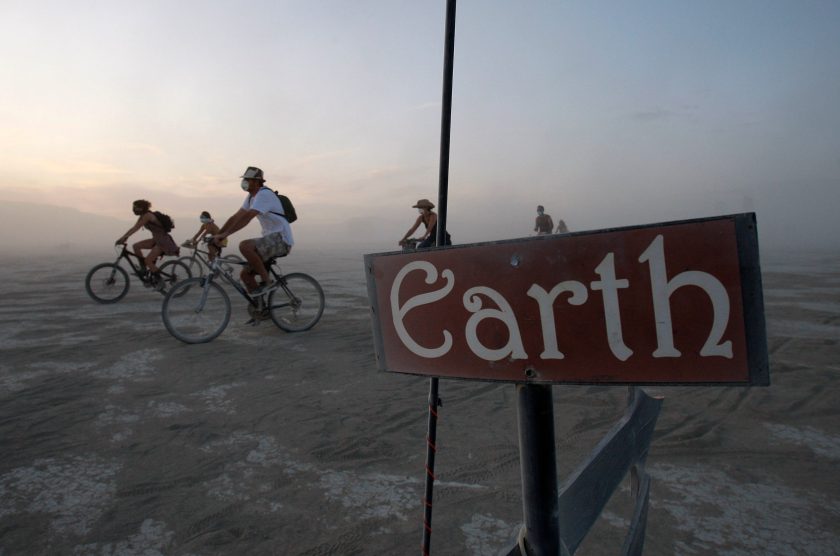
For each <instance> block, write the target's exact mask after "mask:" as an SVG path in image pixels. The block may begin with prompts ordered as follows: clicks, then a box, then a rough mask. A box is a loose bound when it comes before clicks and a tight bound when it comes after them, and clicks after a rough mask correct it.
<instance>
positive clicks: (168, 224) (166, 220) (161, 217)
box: [155, 210, 175, 234]
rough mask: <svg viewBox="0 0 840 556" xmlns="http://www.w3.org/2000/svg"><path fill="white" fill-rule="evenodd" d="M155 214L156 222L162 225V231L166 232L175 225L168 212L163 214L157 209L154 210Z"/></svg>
mask: <svg viewBox="0 0 840 556" xmlns="http://www.w3.org/2000/svg"><path fill="white" fill-rule="evenodd" d="M155 216H157V219H158V222H160V225H161V226H163V231H164V232H166V233H167V234H168V233H169V232H171V231H172V228H174V227H175V222H173V221H172V218H170V217H169V215H168V214H164V213H162V212H160V211H159V210H156V211H155Z"/></svg>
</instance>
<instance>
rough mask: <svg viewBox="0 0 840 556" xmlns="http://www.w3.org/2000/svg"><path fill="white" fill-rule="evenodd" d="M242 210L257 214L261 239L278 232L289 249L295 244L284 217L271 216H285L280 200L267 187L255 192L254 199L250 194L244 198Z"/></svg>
mask: <svg viewBox="0 0 840 556" xmlns="http://www.w3.org/2000/svg"><path fill="white" fill-rule="evenodd" d="M242 208H243V209H245V210H252V209H253V210H256V211H258V212H259V214H258V215H257V219H258V220H259V221H260V226H262V235H263V237H264V236H267V235H269V234H273V233H275V232H280V233H281V234H282V237H283V241H285V242H286V243H287V244H288V245H289V247H291V246H292V245H294V244H295V240H294V237H293V236H292V227H291V226H290V225H289V222H288V221H287V220H286V219H285V218H284V217H282V216H279V215H277V214H273V213H275V212H279V213H280V214H285V211H284V210H283V205H282V204H281V203H280V199H278V198H277V195H275V194H274V191H272V190H270V189H268V188H267V187H263V188H262V189H260V190H259V191H257V194H256V195H255V196H254V197H251V194H250V193H249V194H248V195H246V196H245V202H244V203H242Z"/></svg>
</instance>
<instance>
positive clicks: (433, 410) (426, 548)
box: [423, 0, 456, 556]
mask: <svg viewBox="0 0 840 556" xmlns="http://www.w3.org/2000/svg"><path fill="white" fill-rule="evenodd" d="M455 4H456V0H446V28H445V35H444V37H445V38H444V51H443V102H442V108H441V121H440V169H439V174H438V203H437V206H438V221H437V230H436V235H435V245H436V246H441V245H444V244H445V243H446V241H445V238H446V201H447V196H448V194H449V132H450V128H451V125H452V70H453V67H454V64H453V61H454V58H455V55H454V53H455ZM438 407H440V398H438V379H437V377H432V378H431V379H429V422H428V434H427V436H426V491H425V497H424V498H423V511H424V515H423V556H428V554H429V553H430V551H431V542H432V495H433V491H434V482H435V474H434V471H435V452H436V451H437V446H436V443H437V409H438Z"/></svg>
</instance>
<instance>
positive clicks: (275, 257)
mask: <svg viewBox="0 0 840 556" xmlns="http://www.w3.org/2000/svg"><path fill="white" fill-rule="evenodd" d="M286 255H288V253H284V254H282V255H275V256H273V257H269V258H267V259H266V260H264V261H263V264H264V265H265V266H266V267H269V266H271V265H273V264H274V261H276V260H277V259H280V258H283V257H285V256H286Z"/></svg>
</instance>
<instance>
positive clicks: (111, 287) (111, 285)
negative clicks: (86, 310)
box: [85, 263, 128, 303]
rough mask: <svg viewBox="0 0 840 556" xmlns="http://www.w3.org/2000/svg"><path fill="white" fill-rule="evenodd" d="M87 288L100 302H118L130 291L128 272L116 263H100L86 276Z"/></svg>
mask: <svg viewBox="0 0 840 556" xmlns="http://www.w3.org/2000/svg"><path fill="white" fill-rule="evenodd" d="M85 289H86V290H87V292H88V295H89V296H90V297H91V298H93V300H94V301H96V302H98V303H116V302H117V301H119V300H120V299H122V298H123V297H125V294H127V293H128V272H126V271H125V269H124V268H122V267H121V266H120V265H117V264H114V263H102V264H98V265H96V266H95V267H93V268H92V269H90V272H88V274H87V276H86V277H85Z"/></svg>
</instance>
